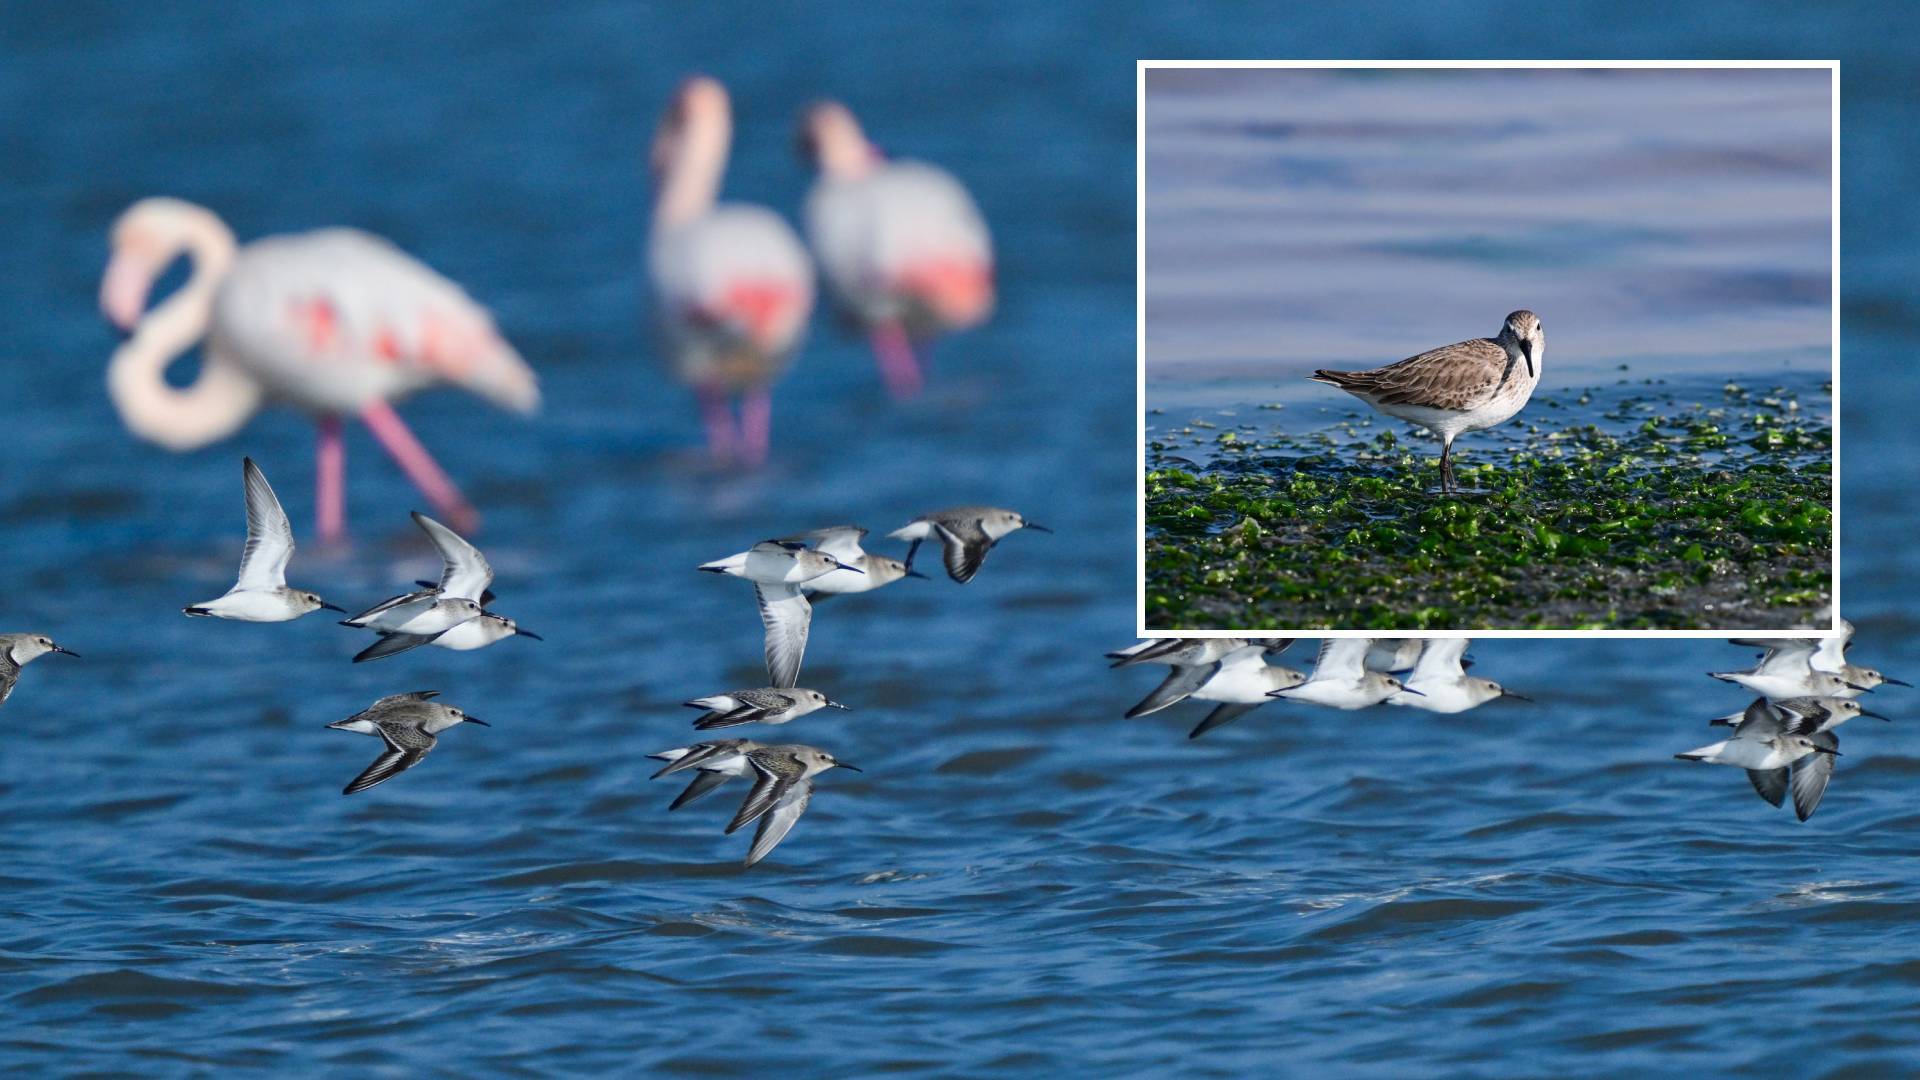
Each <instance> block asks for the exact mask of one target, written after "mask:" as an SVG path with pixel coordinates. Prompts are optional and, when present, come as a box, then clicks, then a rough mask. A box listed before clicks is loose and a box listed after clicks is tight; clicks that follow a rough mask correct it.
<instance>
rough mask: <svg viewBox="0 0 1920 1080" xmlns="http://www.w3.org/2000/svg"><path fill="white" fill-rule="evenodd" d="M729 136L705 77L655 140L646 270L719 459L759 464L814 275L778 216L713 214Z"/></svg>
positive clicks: (732, 209) (719, 208)
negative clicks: (735, 409)
mask: <svg viewBox="0 0 1920 1080" xmlns="http://www.w3.org/2000/svg"><path fill="white" fill-rule="evenodd" d="M732 135H733V118H732V110H731V106H730V105H729V103H728V100H727V92H726V89H725V88H724V87H722V86H721V85H720V84H719V83H718V82H717V81H715V80H713V79H710V78H705V77H695V78H691V79H688V80H687V81H686V82H685V83H683V84H682V85H681V87H680V90H679V92H678V93H676V94H675V95H674V99H673V103H672V105H670V106H669V107H668V109H667V112H666V115H665V116H664V117H663V118H662V119H661V121H660V129H659V132H658V133H657V134H656V135H655V137H654V144H653V167H654V172H655V174H656V177H657V184H658V188H659V190H658V191H657V192H656V194H655V197H654V209H653V228H652V233H651V235H650V237H649V238H648V252H647V264H648V269H649V272H650V274H651V277H652V280H653V291H654V300H655V306H656V309H657V312H656V314H657V317H658V319H659V322H660V325H661V328H662V330H663V331H664V332H665V336H666V338H667V347H668V355H669V359H670V361H671V363H672V366H673V368H674V371H675V372H676V374H678V375H679V377H680V378H681V379H682V380H684V381H685V382H687V383H689V384H690V385H692V386H693V388H694V390H695V392H696V393H697V394H698V395H699V398H700V408H701V414H702V417H703V419H704V421H705V424H706V429H707V443H708V446H709V447H710V448H711V450H712V452H713V454H714V456H715V457H717V458H720V459H723V460H724V459H728V458H733V459H736V460H738V461H741V462H743V463H745V464H758V463H760V462H761V461H763V460H765V458H766V455H767V442H768V437H769V429H770V427H771V424H772V419H771V417H772V398H771V394H770V390H769V387H770V386H771V385H772V383H773V381H774V380H775V379H777V378H778V377H779V376H780V374H781V372H783V371H785V370H786V367H787V365H788V363H789V362H790V360H791V358H792V356H793V351H794V349H795V347H796V346H797V345H798V344H799V342H800V335H801V332H802V331H803V330H804V329H805V328H806V324H807V318H808V316H809V315H811V314H812V312H813V300H814V286H813V266H812V264H811V263H809V262H808V261H807V253H806V249H805V248H804V247H802V246H801V244H800V238H799V237H798V236H797V235H796V234H795V233H794V231H793V229H792V227H791V226H789V225H788V224H787V223H786V222H785V221H783V220H781V218H780V216H779V215H777V214H775V213H774V212H773V211H771V210H768V209H766V208H765V207H761V206H751V205H743V204H739V203H717V202H716V200H717V199H718V197H719V193H720V180H721V177H722V175H723V174H724V173H725V171H726V164H727V151H728V147H729V144H730V143H731V141H732ZM734 398H738V399H739V419H738V422H737V423H736V421H735V418H734V416H733V414H732V405H731V399H734Z"/></svg>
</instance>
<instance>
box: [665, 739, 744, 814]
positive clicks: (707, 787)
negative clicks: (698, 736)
mask: <svg viewBox="0 0 1920 1080" xmlns="http://www.w3.org/2000/svg"><path fill="white" fill-rule="evenodd" d="M760 745H761V744H759V743H757V742H754V741H753V740H751V739H710V740H708V741H706V742H697V743H694V744H692V745H691V746H680V747H675V748H674V749H672V750H662V751H660V752H659V753H657V754H648V755H647V756H648V757H650V758H653V759H654V760H656V761H664V762H666V763H667V765H666V767H665V768H663V769H661V770H660V771H659V772H656V773H654V774H653V776H652V777H650V779H654V780H658V779H660V778H661V777H663V776H671V775H672V774H674V773H677V772H680V771H682V770H685V769H698V770H699V772H698V773H696V774H695V776H694V778H693V780H692V781H690V782H689V783H688V784H687V786H686V789H685V790H684V791H682V792H681V793H680V794H679V796H678V797H676V798H675V799H674V800H673V802H672V803H671V804H670V805H668V807H667V809H668V810H678V809H680V808H681V807H683V806H690V805H692V804H693V803H695V802H698V801H699V800H701V799H703V798H705V797H707V796H708V795H711V794H713V793H714V792H715V791H718V790H719V789H720V787H721V785H723V784H725V783H726V782H727V781H728V780H731V779H733V778H734V777H736V776H747V775H750V774H751V773H752V772H753V766H751V765H749V764H748V763H747V754H748V753H749V752H750V751H753V750H758V749H759V748H760Z"/></svg>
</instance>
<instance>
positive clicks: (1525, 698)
mask: <svg viewBox="0 0 1920 1080" xmlns="http://www.w3.org/2000/svg"><path fill="white" fill-rule="evenodd" d="M1500 696H1501V697H1510V698H1512V699H1513V700H1515V701H1524V702H1526V703H1527V704H1529V705H1532V704H1534V700H1533V699H1532V698H1530V697H1528V696H1527V695H1525V694H1516V693H1514V692H1513V691H1511V690H1502V691H1500Z"/></svg>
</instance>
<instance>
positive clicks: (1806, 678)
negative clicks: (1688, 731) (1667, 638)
mask: <svg viewBox="0 0 1920 1080" xmlns="http://www.w3.org/2000/svg"><path fill="white" fill-rule="evenodd" d="M1737 643H1740V642H1738V641H1737V640H1736V644H1737ZM1819 648H1820V646H1819V644H1818V642H1815V641H1810V640H1791V639H1789V640H1784V641H1779V642H1774V643H1772V645H1771V647H1769V648H1768V649H1767V651H1766V653H1765V654H1764V655H1762V656H1761V657H1760V661H1759V663H1757V664H1755V665H1754V666H1753V668H1752V670H1750V671H1709V672H1708V673H1707V674H1708V675H1710V676H1712V677H1713V678H1716V679H1719V680H1720V681H1722V682H1730V683H1735V684H1737V685H1740V686H1744V687H1746V688H1747V689H1749V690H1751V691H1753V692H1754V693H1756V694H1759V695H1761V696H1762V697H1767V698H1774V699H1777V700H1784V699H1786V698H1796V697H1855V696H1857V695H1859V694H1860V693H1862V692H1864V691H1866V690H1868V689H1869V688H1868V687H1866V686H1863V685H1861V684H1858V683H1850V682H1848V681H1847V680H1846V678H1845V677H1844V676H1841V675H1836V674H1833V673H1831V672H1826V671H1816V670H1814V668H1813V657H1814V654H1815V653H1817V652H1818V651H1819Z"/></svg>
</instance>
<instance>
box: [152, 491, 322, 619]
mask: <svg viewBox="0 0 1920 1080" xmlns="http://www.w3.org/2000/svg"><path fill="white" fill-rule="evenodd" d="M240 475H241V477H242V479H243V480H244V481H245V482H246V489H247V546H246V548H245V549H243V550H242V551H241V553H240V576H239V578H238V579H237V580H235V581H234V583H233V588H231V589H228V590H227V591H226V593H225V594H224V595H221V596H218V597H215V598H214V599H212V600H208V601H205V602H203V603H198V604H188V605H187V606H186V607H184V608H182V609H181V610H182V611H185V612H186V613H187V614H188V615H203V616H211V617H213V618H216V619H239V620H240V621H242V622H286V621H287V620H289V619H297V618H299V617H300V616H302V615H305V614H306V613H307V612H309V611H319V610H320V609H321V608H325V609H327V610H328V611H338V612H340V613H341V614H343V615H344V614H346V611H345V609H343V608H337V607H335V606H333V605H332V604H328V603H325V602H323V601H322V600H321V599H320V597H318V596H316V595H315V594H313V593H310V592H307V591H306V590H304V589H290V588H288V587H287V560H289V559H291V558H293V526H292V524H290V523H289V522H288V521H287V512H286V511H285V510H283V509H281V508H280V500H279V498H278V497H277V496H275V495H274V493H273V487H272V485H270V484H268V483H267V477H266V474H265V473H262V472H261V471H260V466H258V465H255V464H254V463H253V459H252V458H241V459H240Z"/></svg>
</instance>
